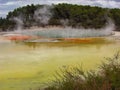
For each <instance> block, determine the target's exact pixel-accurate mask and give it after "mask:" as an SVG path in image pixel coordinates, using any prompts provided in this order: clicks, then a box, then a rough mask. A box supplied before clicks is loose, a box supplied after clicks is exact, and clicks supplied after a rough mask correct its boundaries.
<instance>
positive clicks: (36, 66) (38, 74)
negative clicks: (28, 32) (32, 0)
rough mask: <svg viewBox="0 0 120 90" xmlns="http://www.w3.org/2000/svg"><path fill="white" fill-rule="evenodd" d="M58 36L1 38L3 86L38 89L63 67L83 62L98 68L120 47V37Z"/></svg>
mask: <svg viewBox="0 0 120 90" xmlns="http://www.w3.org/2000/svg"><path fill="white" fill-rule="evenodd" d="M45 40H46V41H47V39H45ZM55 40H57V41H55V42H41V40H40V42H36V41H35V40H32V41H29V40H28V41H10V40H6V39H3V38H2V39H0V50H1V52H0V90H34V89H35V88H37V87H40V86H43V85H44V83H45V82H49V81H50V80H52V79H53V78H54V77H53V76H54V74H55V71H59V69H60V68H63V67H65V66H71V67H72V66H77V65H82V66H83V68H84V70H85V71H86V70H90V69H97V67H98V65H99V64H101V62H102V61H105V59H104V57H111V56H113V55H114V53H116V52H117V51H119V50H120V42H119V40H113V39H112V40H110V39H109V40H108V39H107V38H89V39H87V38H85V39H76V40H74V38H71V39H69V38H66V39H64V40H63V39H62V40H61V39H55ZM37 41H38V40H37ZM42 41H43V40H42ZM59 41H60V42H59Z"/></svg>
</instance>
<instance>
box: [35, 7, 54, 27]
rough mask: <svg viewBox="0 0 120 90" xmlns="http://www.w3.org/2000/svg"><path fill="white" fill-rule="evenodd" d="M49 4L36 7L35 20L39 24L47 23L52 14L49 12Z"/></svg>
mask: <svg viewBox="0 0 120 90" xmlns="http://www.w3.org/2000/svg"><path fill="white" fill-rule="evenodd" d="M50 8H51V7H50V6H46V5H45V6H43V7H42V8H40V9H38V10H36V11H35V13H34V17H35V20H36V21H37V22H39V23H41V24H44V25H46V24H48V21H49V20H50V18H51V16H52V14H51V12H50Z"/></svg>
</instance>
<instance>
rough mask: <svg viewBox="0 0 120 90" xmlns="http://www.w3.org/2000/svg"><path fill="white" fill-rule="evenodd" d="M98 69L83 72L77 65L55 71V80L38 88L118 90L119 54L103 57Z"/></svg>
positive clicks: (53, 89)
mask: <svg viewBox="0 0 120 90" xmlns="http://www.w3.org/2000/svg"><path fill="white" fill-rule="evenodd" d="M105 59H106V60H107V62H103V63H102V65H100V66H99V68H98V69H99V70H98V71H97V72H96V71H88V72H84V71H83V70H82V69H81V68H79V67H75V68H73V67H71V68H64V69H62V70H61V72H62V73H61V72H60V73H58V72H56V75H55V78H56V79H55V80H53V81H52V83H51V84H50V83H49V85H47V87H46V88H44V89H39V90H120V55H119V53H117V54H115V55H114V57H112V58H105Z"/></svg>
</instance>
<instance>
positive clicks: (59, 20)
mask: <svg viewBox="0 0 120 90" xmlns="http://www.w3.org/2000/svg"><path fill="white" fill-rule="evenodd" d="M45 6H46V5H33V4H32V5H27V6H24V7H20V8H17V9H15V10H14V11H12V12H9V13H8V15H7V16H6V18H4V19H3V18H0V30H2V31H4V30H13V28H16V27H17V24H18V23H19V22H17V21H16V20H15V19H14V18H18V19H20V20H21V21H22V23H23V24H22V26H23V28H29V27H31V26H42V27H44V26H48V25H56V26H71V27H74V28H81V27H82V28H101V27H104V26H105V25H107V24H108V21H109V20H108V19H109V18H111V19H112V20H113V22H114V23H115V25H116V30H120V9H108V8H101V7H97V6H96V7H91V6H81V5H73V4H65V3H63V4H57V5H52V6H46V7H47V9H48V11H44V10H45V9H43V10H41V11H42V12H41V11H40V10H39V9H42V8H44V7H45ZM48 7H49V8H48ZM36 12H38V13H37V16H35V13H36ZM47 12H49V13H51V15H50V14H49V15H48V17H47ZM41 14H43V15H41ZM44 14H45V15H44ZM44 16H45V17H44ZM37 17H38V18H37ZM41 18H43V19H45V20H48V21H47V23H42V22H41V21H40V20H42V19H41ZM45 20H44V21H45Z"/></svg>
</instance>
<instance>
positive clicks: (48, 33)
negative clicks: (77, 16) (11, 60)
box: [3, 25, 113, 42]
mask: <svg viewBox="0 0 120 90" xmlns="http://www.w3.org/2000/svg"><path fill="white" fill-rule="evenodd" d="M112 30H113V25H110V26H107V27H105V28H102V29H97V30H96V29H75V28H70V27H68V28H56V27H53V28H37V29H30V30H21V31H20V32H16V31H14V32H11V33H8V34H4V35H3V36H4V37H5V38H6V39H8V40H24V41H26V40H27V41H29V42H58V41H61V40H64V41H89V40H90V39H91V38H95V37H104V36H109V35H112V34H113V32H112Z"/></svg>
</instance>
